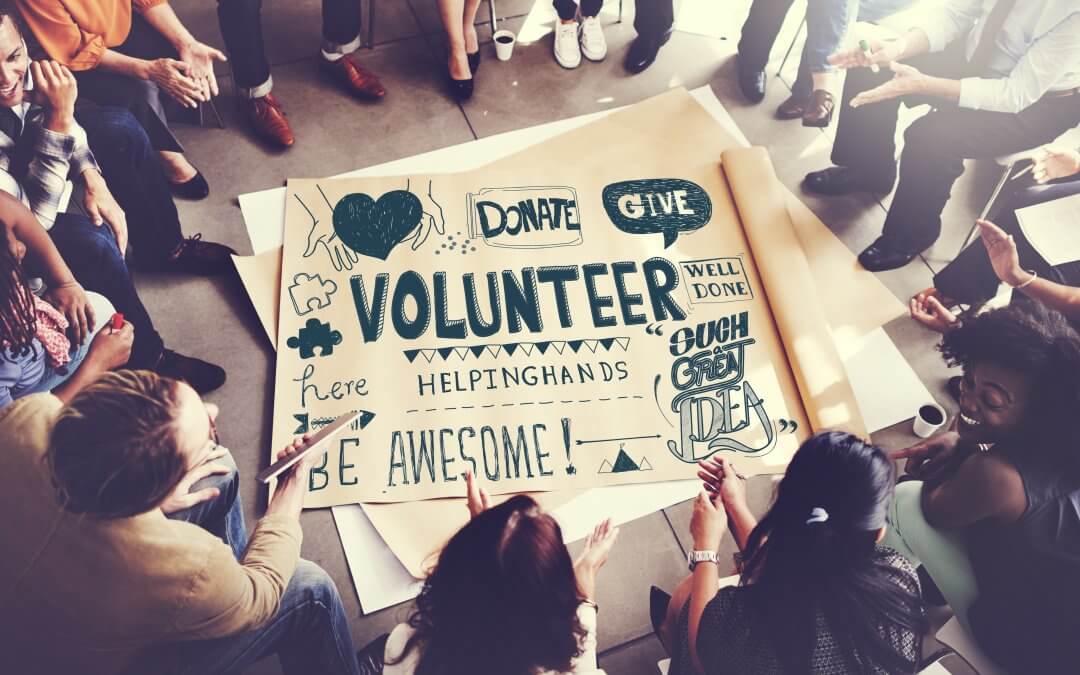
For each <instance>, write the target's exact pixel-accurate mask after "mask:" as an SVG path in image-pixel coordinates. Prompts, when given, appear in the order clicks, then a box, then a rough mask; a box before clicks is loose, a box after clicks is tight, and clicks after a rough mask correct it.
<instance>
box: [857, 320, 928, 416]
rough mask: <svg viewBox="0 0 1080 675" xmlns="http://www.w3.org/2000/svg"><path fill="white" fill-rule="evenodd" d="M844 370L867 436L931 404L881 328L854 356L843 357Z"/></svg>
mask: <svg viewBox="0 0 1080 675" xmlns="http://www.w3.org/2000/svg"><path fill="white" fill-rule="evenodd" d="M844 370H845V371H847V376H848V380H849V381H850V382H851V388H852V390H854V392H855V402H856V403H858V404H859V411H860V412H861V413H862V416H863V421H864V422H866V428H867V430H868V431H869V432H870V433H873V432H875V431H880V430H882V429H885V428H886V427H891V426H892V425H894V424H896V423H897V422H903V421H904V420H907V419H911V418H913V417H915V412H916V411H917V410H918V409H919V406H921V405H924V404H926V403H930V402H932V401H933V400H934V397H933V396H931V395H930V391H929V390H928V389H927V388H926V385H925V384H923V383H922V380H920V379H919V376H918V375H916V374H915V371H914V370H912V369H911V366H910V365H909V364H908V362H907V359H905V358H904V356H903V354H901V353H900V350H899V349H897V348H896V345H895V344H893V341H892V340H890V339H889V336H888V335H886V334H885V329H883V328H878V329H877V330H875V331H873V332H872V333H870V334H869V335H867V336H866V338H865V340H864V341H863V343H862V348H861V349H859V351H858V352H856V353H854V354H850V355H845V356H844ZM883 382H887V383H888V385H887V386H882V383H883Z"/></svg>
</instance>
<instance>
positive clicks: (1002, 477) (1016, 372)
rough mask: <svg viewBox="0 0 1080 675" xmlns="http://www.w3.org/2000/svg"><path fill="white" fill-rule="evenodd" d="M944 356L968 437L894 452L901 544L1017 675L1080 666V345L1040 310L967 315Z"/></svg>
mask: <svg viewBox="0 0 1080 675" xmlns="http://www.w3.org/2000/svg"><path fill="white" fill-rule="evenodd" d="M941 353H942V355H943V356H944V357H945V361H946V362H947V363H948V364H949V365H950V366H961V367H962V368H963V372H964V375H963V379H962V380H961V386H960V414H959V415H958V416H957V421H956V423H955V425H954V428H953V429H952V430H950V431H948V432H945V433H942V434H940V435H938V436H935V437H933V438H931V439H929V440H928V441H926V442H924V443H921V444H919V445H916V446H914V447H911V448H908V449H906V450H901V451H899V452H897V453H895V454H894V457H895V458H897V459H907V471H908V473H909V474H911V476H913V477H914V478H916V479H918V480H917V481H912V482H905V483H901V484H900V485H899V486H898V487H897V492H896V502H895V505H894V508H893V513H892V516H891V519H890V520H891V521H892V524H893V527H892V529H891V530H890V533H891V534H890V536H889V537H888V538H887V539H886V543H888V544H889V545H890V546H892V547H893V548H895V549H897V550H898V551H900V552H901V553H903V554H904V555H906V556H907V557H908V558H909V559H911V560H912V561H913V562H919V563H922V565H923V566H924V567H925V569H926V571H927V573H928V574H929V575H930V577H931V578H932V579H933V580H934V582H935V583H936V584H937V586H938V587H939V588H940V590H941V593H942V595H944V597H945V600H946V601H947V602H948V603H949V605H951V606H952V609H953V611H954V612H955V613H956V617H957V619H959V621H960V622H961V623H962V624H963V625H964V626H965V627H967V628H968V629H969V630H970V631H971V632H972V633H973V634H974V636H975V638H976V640H977V641H978V642H979V644H980V646H981V647H982V648H983V649H984V650H985V651H986V652H987V653H988V654H989V655H990V656H991V658H993V659H995V660H996V661H998V662H999V663H1000V664H1001V665H1003V666H1004V667H1005V668H1007V669H1008V670H1009V671H1010V672H1015V673H1047V674H1048V673H1062V672H1074V671H1075V668H1076V664H1077V663H1078V662H1080V641H1078V640H1076V628H1077V625H1078V624H1077V621H1076V610H1077V608H1078V607H1080V429H1078V427H1077V425H1076V421H1075V418H1076V414H1077V412H1078V411H1080V335H1078V334H1077V333H1076V331H1075V330H1074V329H1073V328H1072V327H1071V326H1070V324H1069V323H1068V321H1067V320H1066V319H1065V317H1064V316H1062V315H1061V314H1059V313H1058V312H1056V311H1053V310H1050V309H1047V308H1046V307H1045V306H1043V305H1041V304H1039V303H1037V302H1025V303H1013V304H1011V305H1010V306H1008V307H1006V308H1003V309H996V310H992V311H989V312H986V313H984V314H981V315H978V316H975V317H964V318H962V319H961V321H960V322H959V324H958V325H957V326H956V327H954V328H953V329H952V330H950V331H949V332H947V333H946V334H945V337H944V338H943V340H942V342H941Z"/></svg>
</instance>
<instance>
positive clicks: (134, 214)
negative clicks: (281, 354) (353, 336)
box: [0, 5, 234, 393]
mask: <svg viewBox="0 0 1080 675" xmlns="http://www.w3.org/2000/svg"><path fill="white" fill-rule="evenodd" d="M5 11H7V12H8V13H5ZM16 16H17V15H14V14H11V13H10V10H5V9H4V6H3V5H0V58H2V61H0V191H4V192H7V193H10V194H12V195H15V196H16V197H18V198H19V199H21V200H22V201H23V202H24V203H25V204H26V205H27V206H28V207H29V208H30V210H31V211H32V212H33V216H36V220H35V219H34V218H33V217H30V218H23V219H22V220H20V221H19V223H12V224H13V225H15V227H16V230H17V231H16V232H15V235H16V238H18V239H20V240H22V241H23V243H25V244H27V245H28V246H30V244H31V240H30V239H28V238H27V237H29V236H31V235H32V234H33V232H34V231H36V230H39V229H40V228H41V227H42V226H44V227H45V228H47V229H48V234H49V236H50V237H51V238H52V241H53V242H54V243H55V245H56V248H57V249H58V250H59V251H60V254H61V255H62V256H63V258H64V260H66V261H67V264H68V265H69V266H70V267H71V271H72V272H73V273H74V275H75V278H76V279H78V280H79V281H80V282H81V283H82V284H84V285H85V286H86V287H87V288H88V289H89V290H92V291H96V292H98V293H100V294H102V295H104V296H105V297H106V298H108V299H109V300H110V301H111V302H112V303H113V305H115V306H116V309H117V310H118V311H120V312H121V313H122V314H124V316H125V317H126V318H127V319H128V320H130V321H131V323H132V324H133V325H134V327H135V343H134V345H133V347H132V354H131V359H130V361H129V362H128V364H127V365H128V367H130V368H149V369H152V370H156V371H157V372H159V373H161V374H164V375H169V376H173V377H177V378H180V379H184V380H186V381H187V382H189V383H190V384H191V385H192V386H194V387H195V388H196V389H197V390H198V391H200V392H203V393H205V392H208V391H212V390H213V389H216V388H218V387H220V386H221V385H222V384H223V383H224V382H225V371H224V370H222V369H221V368H219V367H218V366H216V365H213V364H210V363H207V362H205V361H201V360H199V359H195V358H191V357H188V356H184V355H182V354H179V353H177V352H175V351H172V350H169V349H165V348H164V345H163V343H162V340H161V336H160V335H158V333H157V331H156V330H155V329H154V325H153V322H152V321H151V320H150V316H149V314H148V313H147V311H146V308H145V307H143V304H142V301H141V300H140V299H139V296H138V294H137V292H136V291H135V286H134V283H133V282H132V280H131V276H130V274H129V271H128V266H127V263H126V261H125V260H124V251H125V249H126V248H127V239H128V216H130V221H131V237H132V240H133V246H134V248H135V249H136V254H137V255H139V256H140V260H142V261H143V262H144V263H145V265H146V266H147V267H149V268H151V269H155V270H158V271H176V272H192V273H200V274H208V273H218V272H221V271H223V270H225V269H228V268H229V267H231V262H230V260H229V254H230V253H233V252H234V251H233V250H232V249H230V248H228V247H226V246H222V245H220V244H212V243H209V242H204V241H201V237H200V236H199V235H195V236H194V237H190V238H188V239H183V237H182V235H181V233H180V223H179V220H178V217H177V214H176V207H175V205H174V204H173V202H172V198H171V196H170V195H169V194H168V188H167V186H166V185H165V178H164V176H163V175H162V174H161V170H160V168H159V167H157V166H155V165H154V162H153V161H152V159H151V155H150V151H149V146H148V142H147V140H146V135H145V133H144V132H143V131H142V129H141V128H140V126H139V125H138V124H137V123H136V122H135V120H134V118H133V117H131V114H130V113H128V112H127V111H125V110H121V109H117V108H93V109H83V110H82V111H81V112H80V117H81V118H82V119H83V120H84V121H85V122H86V124H87V127H88V129H90V130H91V134H92V138H91V142H92V143H95V145H96V146H97V147H99V148H100V149H101V150H102V165H101V166H99V165H98V163H97V161H96V159H95V157H94V153H93V152H91V149H90V146H89V145H88V144H87V135H86V132H84V130H83V128H82V127H80V126H79V124H78V123H76V121H75V118H74V108H75V99H76V97H77V93H78V90H77V85H76V83H75V80H74V79H73V78H72V76H71V74H70V73H69V72H67V70H66V69H65V68H64V67H63V66H61V65H59V64H56V63H52V62H48V61H37V62H34V63H33V64H30V61H29V58H28V56H27V52H26V43H25V42H24V41H23V39H22V34H21V33H20V29H19V25H18V21H17V19H16ZM28 72H30V73H32V74H33V77H32V80H31V82H30V84H31V86H32V88H33V89H32V90H33V91H34V97H35V98H36V100H38V101H40V103H31V102H30V100H29V98H30V96H29V94H28V87H27V81H26V76H27V73H28ZM103 173H104V175H105V176H107V177H108V180H109V182H110V183H111V184H113V185H115V186H117V194H118V195H119V196H120V201H121V202H122V203H123V207H124V208H123V209H121V207H120V205H118V204H117V200H116V199H114V198H113V195H112V192H110V190H109V187H108V186H107V185H106V180H105V178H103ZM69 175H74V176H76V177H79V178H81V179H82V180H83V181H84V184H85V186H86V197H85V202H84V205H85V207H86V211H87V213H89V214H90V216H91V217H92V218H93V222H91V220H90V219H88V218H87V217H86V216H82V215H79V214H73V213H58V212H57V211H58V209H59V206H60V203H61V198H62V196H63V194H64V192H65V188H66V181H67V177H68V176H69ZM124 209H127V214H125V211H124ZM27 215H29V214H27ZM39 222H40V225H39V224H38V223H39ZM105 225H108V226H107V227H105ZM18 230H22V231H21V232H19V231H18ZM34 241H37V240H36V239H34ZM42 245H44V244H42ZM30 248H31V253H38V254H42V253H43V252H42V251H40V250H39V247H37V246H30ZM33 257H34V256H32V259H33ZM107 318H108V317H103V319H102V320H105V319H107ZM73 323H74V324H75V327H76V328H79V327H80V326H81V322H73Z"/></svg>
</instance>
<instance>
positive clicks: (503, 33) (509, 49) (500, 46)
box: [492, 29, 517, 61]
mask: <svg viewBox="0 0 1080 675" xmlns="http://www.w3.org/2000/svg"><path fill="white" fill-rule="evenodd" d="M492 38H493V39H494V41H495V56H496V57H498V59H499V60H500V61H509V60H510V55H511V54H513V53H514V43H516V42H517V36H515V35H514V34H513V33H512V32H511V31H508V30H505V29H504V30H497V31H495V35H493V36H492Z"/></svg>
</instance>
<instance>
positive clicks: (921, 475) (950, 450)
mask: <svg viewBox="0 0 1080 675" xmlns="http://www.w3.org/2000/svg"><path fill="white" fill-rule="evenodd" d="M959 443H960V434H959V433H957V432H955V431H946V432H943V433H940V434H938V435H936V436H933V437H931V438H928V439H926V440H925V441H923V442H922V443H919V444H917V445H913V446H911V447H910V448H904V449H903V450H893V451H892V452H890V453H889V457H890V458H891V459H893V460H894V461H895V460H901V459H906V460H907V464H906V465H905V470H906V472H907V473H908V474H909V475H911V476H912V477H914V478H918V479H919V480H929V479H932V478H936V477H938V476H940V475H942V474H943V473H944V472H946V471H948V470H951V469H952V468H954V467H955V460H956V459H957V457H958V455H957V452H956V449H957V447H958V446H959Z"/></svg>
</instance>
